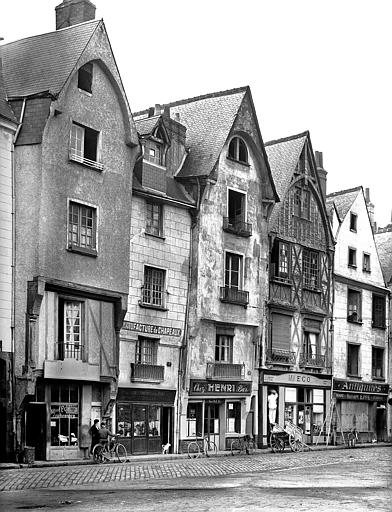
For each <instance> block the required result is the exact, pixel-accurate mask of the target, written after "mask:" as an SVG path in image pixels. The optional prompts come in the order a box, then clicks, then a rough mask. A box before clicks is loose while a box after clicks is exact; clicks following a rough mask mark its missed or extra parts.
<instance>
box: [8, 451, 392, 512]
mask: <svg viewBox="0 0 392 512" xmlns="http://www.w3.org/2000/svg"><path fill="white" fill-rule="evenodd" d="M391 467H392V448H391V447H384V448H381V447H374V448H367V449H356V450H347V449H346V450H331V451H317V452H307V453H289V452H287V453H284V454H272V453H267V454H266V453H263V454H258V455H254V456H237V457H229V456H228V457H218V458H211V459H198V460H187V459H182V460H173V461H167V462H166V461H161V462H143V463H142V462H141V463H128V464H125V465H120V464H112V465H105V466H97V465H92V466H73V467H56V468H44V469H35V468H30V469H17V470H4V471H2V472H0V488H1V489H2V490H5V491H8V492H3V493H2V494H1V496H0V500H1V504H2V506H3V509H4V510H6V511H7V512H8V511H11V510H22V509H24V510H26V509H29V510H40V509H42V508H44V509H50V510H64V508H66V509H67V510H70V511H71V510H72V511H90V510H94V511H95V512H98V511H107V510H112V511H117V510H125V511H127V510H132V511H139V510H140V511H144V510H148V511H149V512H152V511H155V510H159V512H166V511H173V509H175V510H176V511H178V512H181V511H182V510H186V509H188V508H192V510H197V511H199V510H203V511H212V510H214V511H220V510H222V511H223V510H224V511H226V512H227V511H230V510H247V511H252V510H287V509H288V508H290V509H291V508H295V509H296V511H299V510H307V511H308V512H309V511H311V510H317V511H318V512H323V511H327V510H337V509H338V510H339V512H345V511H354V510H355V512H360V511H362V510H364V511H365V510H372V511H378V510H380V511H384V510H388V511H389V510H390V504H391V500H392V485H391ZM37 489H39V490H37ZM27 490H28V491H27ZM10 491H12V492H10Z"/></svg>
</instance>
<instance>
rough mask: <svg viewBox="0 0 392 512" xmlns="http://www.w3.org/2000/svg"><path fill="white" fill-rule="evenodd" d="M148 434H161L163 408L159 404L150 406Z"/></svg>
mask: <svg viewBox="0 0 392 512" xmlns="http://www.w3.org/2000/svg"><path fill="white" fill-rule="evenodd" d="M148 434H149V435H150V436H159V435H160V434H161V408H160V407H158V406H154V405H150V406H149V411H148Z"/></svg>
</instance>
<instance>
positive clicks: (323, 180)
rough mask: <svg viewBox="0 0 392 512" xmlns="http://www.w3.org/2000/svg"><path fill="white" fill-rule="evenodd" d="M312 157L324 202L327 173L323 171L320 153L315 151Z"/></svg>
mask: <svg viewBox="0 0 392 512" xmlns="http://www.w3.org/2000/svg"><path fill="white" fill-rule="evenodd" d="M314 157H315V160H316V166H317V174H318V177H319V179H320V186H321V193H322V195H323V198H324V201H325V198H326V195H327V174H328V173H327V171H326V170H325V169H324V165H323V154H322V152H321V151H315V152H314Z"/></svg>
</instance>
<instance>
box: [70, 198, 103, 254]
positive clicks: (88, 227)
mask: <svg viewBox="0 0 392 512" xmlns="http://www.w3.org/2000/svg"><path fill="white" fill-rule="evenodd" d="M96 218H97V211H96V209H95V208H92V207H91V206H86V205H84V204H80V203H75V202H73V201H71V202H70V203H69V211H68V249H70V250H72V251H77V252H82V253H83V254H88V255H92V256H96V255H97V250H96V240H97V222H96Z"/></svg>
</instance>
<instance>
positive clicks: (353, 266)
mask: <svg viewBox="0 0 392 512" xmlns="http://www.w3.org/2000/svg"><path fill="white" fill-rule="evenodd" d="M347 266H348V268H352V269H353V270H357V266H356V265H350V263H348V264H347Z"/></svg>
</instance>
